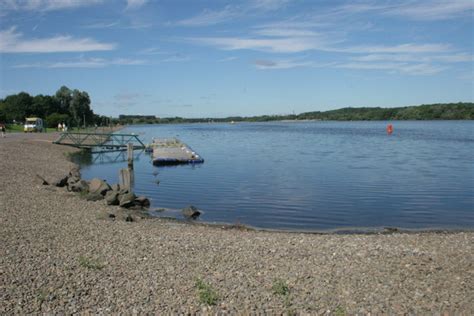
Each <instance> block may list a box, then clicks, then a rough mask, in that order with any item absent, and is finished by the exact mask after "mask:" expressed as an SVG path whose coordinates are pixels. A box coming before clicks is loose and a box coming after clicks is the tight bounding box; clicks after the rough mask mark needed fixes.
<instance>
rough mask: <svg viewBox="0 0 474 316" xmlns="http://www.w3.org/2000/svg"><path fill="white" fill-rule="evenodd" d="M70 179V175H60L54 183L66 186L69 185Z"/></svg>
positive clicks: (58, 185) (57, 185) (60, 186)
mask: <svg viewBox="0 0 474 316" xmlns="http://www.w3.org/2000/svg"><path fill="white" fill-rule="evenodd" d="M68 179H69V176H63V177H59V178H57V179H56V180H54V181H53V185H54V186H56V187H59V188H62V187H65V186H66V185H67V180H68Z"/></svg>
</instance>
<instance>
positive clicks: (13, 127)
mask: <svg viewBox="0 0 474 316" xmlns="http://www.w3.org/2000/svg"><path fill="white" fill-rule="evenodd" d="M6 128H7V132H12V133H19V132H23V125H18V124H7V125H6Z"/></svg>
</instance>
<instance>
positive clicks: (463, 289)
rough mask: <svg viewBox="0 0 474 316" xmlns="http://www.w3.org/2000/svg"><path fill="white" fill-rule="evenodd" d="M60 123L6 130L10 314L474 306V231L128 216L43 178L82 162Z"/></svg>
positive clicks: (416, 310) (472, 309)
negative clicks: (320, 228)
mask: <svg viewBox="0 0 474 316" xmlns="http://www.w3.org/2000/svg"><path fill="white" fill-rule="evenodd" d="M57 136H58V134H57V133H47V134H23V133H18V134H10V133H9V134H7V137H6V138H4V139H1V138H0V167H1V170H2V178H3V179H7V180H5V181H1V182H0V221H1V226H0V227H1V228H0V230H1V233H0V249H1V253H2V256H0V283H1V284H2V286H1V288H2V291H0V298H1V303H0V312H1V313H2V314H31V313H34V314H40V313H46V314H66V313H67V314H69V313H105V314H116V313H125V314H129V313H153V314H156V313H159V314H161V313H173V314H174V313H191V314H194V313H202V314H216V313H232V314H234V313H238V314H248V313H253V314H255V313H267V314H292V313H299V314H301V313H302V314H319V315H322V314H330V315H345V314H350V315H351V314H368V313H371V314H443V313H447V314H473V313H474V304H473V303H472V302H473V301H474V274H473V271H474V270H473V269H474V267H473V262H474V232H472V231H464V232H463V231H453V232H449V233H446V232H445V231H431V232H410V231H394V230H393V231H387V234H385V233H380V232H374V233H362V234H360V233H357V234H338V233H333V234H306V233H301V232H294V233H290V234H289V233H281V232H271V231H256V230H252V229H242V228H241V227H233V228H235V229H223V228H222V227H221V225H219V224H217V225H187V224H185V223H183V222H180V221H172V220H164V219H159V218H151V219H140V218H139V217H137V218H136V220H134V221H133V222H126V221H125V220H124V216H126V212H125V211H124V210H121V209H120V208H119V207H111V206H107V205H105V203H103V202H104V201H97V202H91V201H85V200H84V199H83V198H81V197H80V196H79V195H77V194H74V193H71V192H67V191H65V190H64V189H62V188H55V187H52V186H46V185H42V184H41V183H40V182H38V178H37V177H36V175H37V174H38V175H41V176H42V177H44V178H46V179H54V178H56V177H58V176H61V175H63V174H65V173H67V172H69V170H70V169H71V168H73V167H74V164H73V163H72V162H71V161H69V160H68V158H67V155H68V154H70V153H73V152H75V151H76V149H74V148H71V147H67V146H59V145H54V144H52V143H51V141H52V140H54V139H55V137H57ZM112 215H113V216H112ZM211 294H212V295H211ZM206 295H207V296H206ZM209 296H212V297H213V298H214V299H212V300H209V299H208V298H209Z"/></svg>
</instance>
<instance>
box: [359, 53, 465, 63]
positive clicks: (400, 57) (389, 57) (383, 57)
mask: <svg viewBox="0 0 474 316" xmlns="http://www.w3.org/2000/svg"><path fill="white" fill-rule="evenodd" d="M352 59H353V60H357V61H368V62H373V61H397V62H423V63H426V62H445V63H457V62H469V61H471V62H472V61H473V56H472V55H470V54H466V53H457V54H450V55H427V56H420V55H417V54H370V55H365V56H358V57H354V58H352Z"/></svg>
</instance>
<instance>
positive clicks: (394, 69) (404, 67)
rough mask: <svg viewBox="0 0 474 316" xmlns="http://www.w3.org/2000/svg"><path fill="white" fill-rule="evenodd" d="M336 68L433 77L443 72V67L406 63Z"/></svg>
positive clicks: (338, 66)
mask: <svg viewBox="0 0 474 316" xmlns="http://www.w3.org/2000/svg"><path fill="white" fill-rule="evenodd" d="M335 67H336V68H345V69H358V70H386V71H389V72H390V73H403V74H408V75H433V74H436V73H439V72H441V71H443V70H445V69H446V68H445V67H439V66H434V65H430V64H407V63H368V62H366V63H362V62H361V63H359V62H354V63H342V64H338V65H335Z"/></svg>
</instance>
